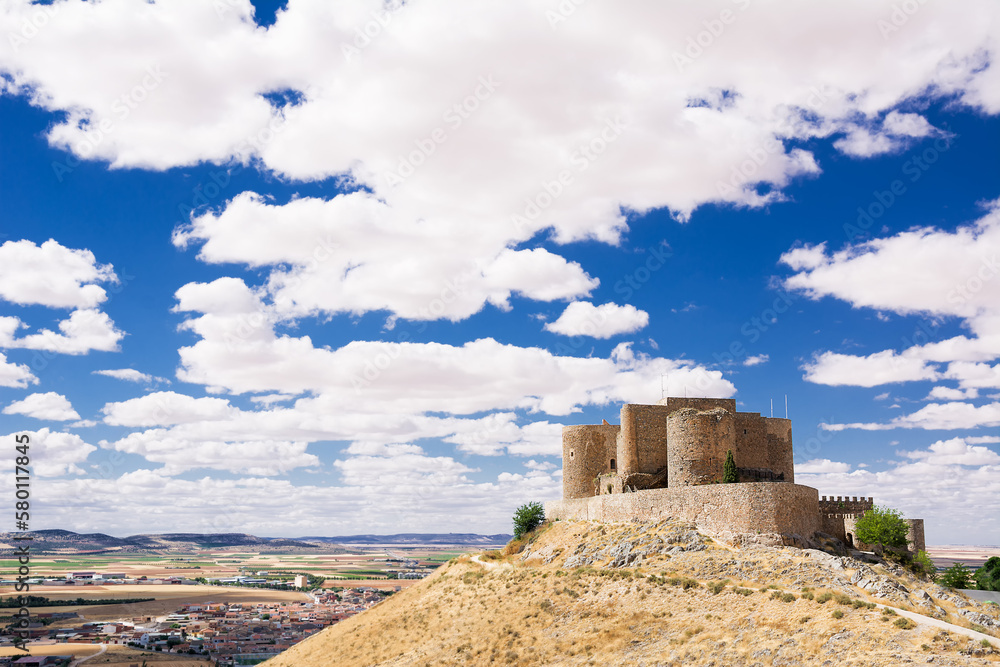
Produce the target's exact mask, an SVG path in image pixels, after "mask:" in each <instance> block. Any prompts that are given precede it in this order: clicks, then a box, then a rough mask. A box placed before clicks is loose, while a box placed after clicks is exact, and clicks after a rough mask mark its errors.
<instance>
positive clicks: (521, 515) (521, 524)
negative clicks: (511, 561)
mask: <svg viewBox="0 0 1000 667" xmlns="http://www.w3.org/2000/svg"><path fill="white" fill-rule="evenodd" d="M543 521H545V508H544V507H542V504H541V503H540V502H537V501H532V502H530V503H528V504H526V505H521V506H520V507H518V508H517V511H515V512H514V539H515V540H519V539H521V537H522V536H523V535H524V534H525V533H530V532H531V531H533V530H534V529H535V528H538V526H540V525H541V524H542V522H543Z"/></svg>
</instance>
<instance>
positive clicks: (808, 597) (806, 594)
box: [802, 590, 816, 600]
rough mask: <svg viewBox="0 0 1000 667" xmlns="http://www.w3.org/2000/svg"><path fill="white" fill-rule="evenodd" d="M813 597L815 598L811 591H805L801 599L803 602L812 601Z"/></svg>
mask: <svg viewBox="0 0 1000 667" xmlns="http://www.w3.org/2000/svg"><path fill="white" fill-rule="evenodd" d="M815 597H816V596H815V595H813V592H812V591H806V590H804V591H802V599H803V600H812V599H813V598H815Z"/></svg>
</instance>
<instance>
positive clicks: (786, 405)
mask: <svg viewBox="0 0 1000 667" xmlns="http://www.w3.org/2000/svg"><path fill="white" fill-rule="evenodd" d="M785 419H788V394H785Z"/></svg>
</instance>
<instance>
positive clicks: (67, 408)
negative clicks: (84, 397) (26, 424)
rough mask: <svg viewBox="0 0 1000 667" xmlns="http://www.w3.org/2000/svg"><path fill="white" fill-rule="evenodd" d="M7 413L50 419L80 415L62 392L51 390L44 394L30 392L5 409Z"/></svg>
mask: <svg viewBox="0 0 1000 667" xmlns="http://www.w3.org/2000/svg"><path fill="white" fill-rule="evenodd" d="M3 413H4V414H5V415H25V416H27V417H34V418H35V419H45V420H48V421H69V420H71V419H79V418H80V415H79V414H78V413H77V411H76V410H74V409H73V406H72V405H71V404H70V402H69V399H67V398H66V397H65V396H63V395H62V394H57V393H56V392H54V391H49V392H46V393H44V394H29V395H28V396H27V397H25V398H24V399H22V400H20V401H14V402H13V403H11V404H10V405H8V406H7V407H5V408H4V409H3Z"/></svg>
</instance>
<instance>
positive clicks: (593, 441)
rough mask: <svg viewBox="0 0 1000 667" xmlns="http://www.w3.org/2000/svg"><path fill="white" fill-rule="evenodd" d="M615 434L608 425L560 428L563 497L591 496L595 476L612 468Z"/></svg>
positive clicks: (614, 454) (613, 428)
mask: <svg viewBox="0 0 1000 667" xmlns="http://www.w3.org/2000/svg"><path fill="white" fill-rule="evenodd" d="M617 436H618V427H617V426H614V425H611V424H598V425H584V426H564V427H563V430H562V442H563V498H586V497H587V496H592V495H594V478H595V477H597V476H598V475H600V474H601V473H605V472H610V471H611V459H613V458H614V457H615V456H616V455H617V452H616V447H615V443H616V439H617Z"/></svg>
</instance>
